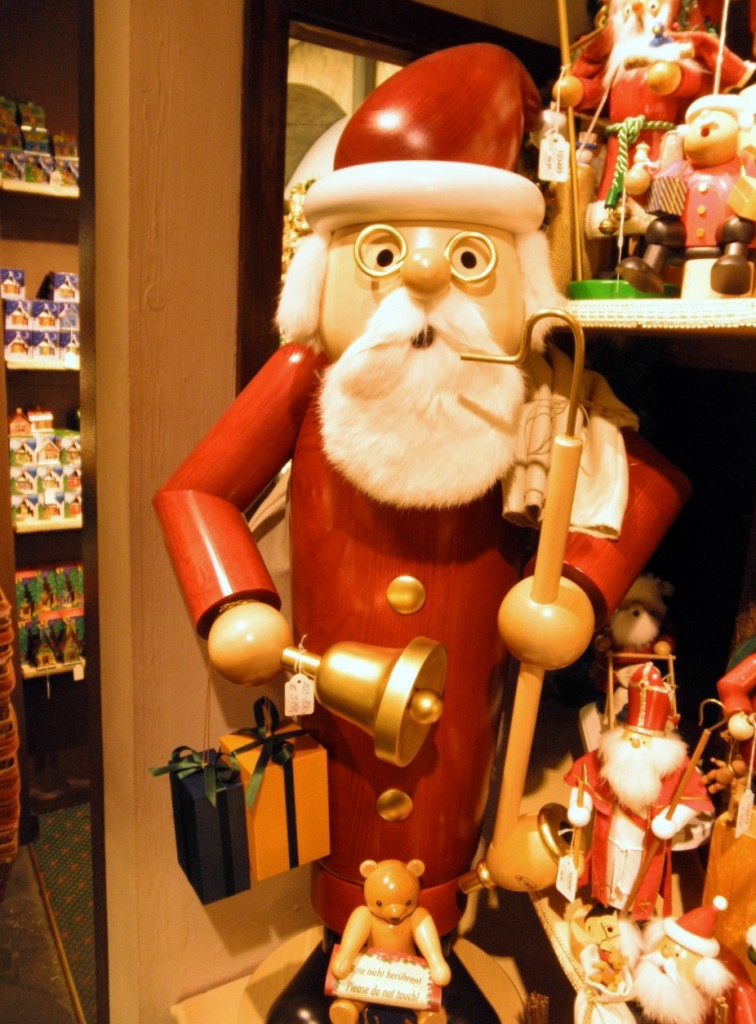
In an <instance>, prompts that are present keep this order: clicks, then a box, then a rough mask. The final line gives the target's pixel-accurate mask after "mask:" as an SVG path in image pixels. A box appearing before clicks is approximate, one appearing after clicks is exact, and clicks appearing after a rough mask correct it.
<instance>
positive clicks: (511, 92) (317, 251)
mask: <svg viewBox="0 0 756 1024" xmlns="http://www.w3.org/2000/svg"><path fill="white" fill-rule="evenodd" d="M542 117H543V109H542V102H541V97H540V95H539V93H538V90H537V89H536V87H535V84H534V82H533V80H532V79H531V77H530V75H529V74H528V72H527V71H526V70H525V68H524V67H523V65H522V64H521V63H520V61H519V60H518V59H517V58H516V57H514V56H513V55H512V54H511V53H509V52H508V51H507V50H504V49H502V48H501V47H499V46H494V45H493V44H490V43H470V44H466V45H463V46H456V47H451V48H450V49H447V50H439V51H437V52H436V53H432V54H429V55H428V56H426V57H421V58H420V59H419V60H417V61H414V62H413V63H412V64H408V65H407V66H406V67H404V68H402V69H401V70H400V71H398V72H397V73H396V74H395V75H393V76H392V77H391V78H389V79H386V81H385V82H383V83H382V84H381V85H379V86H378V88H376V89H375V90H374V91H373V92H372V93H370V94H369V95H368V97H367V98H366V99H365V100H364V101H363V103H362V104H361V105H360V106H359V107H358V109H357V110H356V111H355V112H354V114H353V115H352V116H351V117H350V118H349V119H348V121H347V122H346V124H345V125H344V127H343V130H342V131H341V135H340V137H339V139H338V142H337V144H336V148H335V152H334V159H333V168H334V169H333V171H332V172H330V173H324V174H322V175H321V176H320V177H319V178H318V179H317V180H316V181H315V182H314V183H313V184H312V185H311V186H310V188H309V189H308V191H307V195H306V197H305V204H304V212H305V217H306V220H307V222H308V224H309V225H310V226H311V227H312V228H313V229H314V234H313V235H312V236H310V237H309V238H305V239H303V241H302V243H301V245H300V247H299V250H298V251H297V254H296V256H295V258H294V260H293V261H292V263H291V265H290V267H289V270H288V271H287V275H286V279H285V282H284V286H283V289H282V292H281V300H280V303H279V307H278V318H277V319H278V325H279V327H280V329H281V331H282V333H283V335H284V336H285V337H286V338H287V339H288V340H289V341H298V342H301V343H303V344H309V345H311V346H313V347H315V348H318V347H319V340H318V332H317V328H318V320H319V315H320V295H321V292H322V286H323V281H324V278H325V272H326V264H325V260H326V251H327V247H328V244H329V240H330V236H331V233H332V232H333V231H335V230H337V229H338V228H342V227H347V226H355V225H358V224H370V223H381V222H384V221H400V222H401V221H402V220H405V221H407V220H413V221H418V220H420V221H422V222H423V223H432V222H434V221H438V222H441V223H443V222H451V223H461V224H470V225H471V226H477V227H481V228H483V229H484V230H485V228H486V227H499V228H502V229H503V230H506V231H511V232H512V233H513V234H514V236H515V244H516V248H517V253H518V256H519V260H520V266H521V269H522V278H523V298H524V304H525V312H526V315H527V314H530V313H533V312H535V311H536V310H537V309H541V308H544V307H553V306H561V305H562V304H563V302H564V299H563V296H561V294H560V293H559V291H558V289H557V288H556V286H555V285H554V282H553V279H552V276H551V271H550V265H549V254H548V246H547V242H546V237H545V234H544V232H543V231H541V230H540V228H541V225H542V222H543V217H544V212H545V204H544V200H543V196H542V195H541V191H540V189H539V188H538V187H537V186H536V185H535V184H534V183H533V182H532V181H529V180H528V179H527V178H525V177H523V176H522V175H520V174H518V173H516V172H515V165H516V163H517V158H518V154H519V152H520V149H521V146H522V140H523V136H524V135H525V134H526V133H527V132H530V131H533V130H534V129H535V128H537V127H538V126H539V124H540V122H541V119H542ZM548 327H549V322H548V321H546V320H544V321H541V323H540V324H539V325H538V326H537V327H536V330H535V331H534V336H533V340H534V342H535V343H536V344H537V345H538V344H540V343H541V342H542V340H543V337H544V335H545V333H546V332H547V330H548Z"/></svg>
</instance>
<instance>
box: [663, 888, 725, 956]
mask: <svg viewBox="0 0 756 1024" xmlns="http://www.w3.org/2000/svg"><path fill="white" fill-rule="evenodd" d="M726 909H727V900H726V899H725V898H724V896H715V897H714V901H713V903H711V904H709V906H707V907H696V908H695V909H694V910H689V911H688V912H687V913H686V914H683V915H682V916H681V917H678V918H677V919H676V920H675V918H673V917H667V918H665V919H664V933H665V934H666V935H667V936H668V937H669V938H670V939H672V941H673V942H676V943H677V944H678V946H682V947H683V949H687V950H689V951H690V952H691V953H697V954H698V956H704V957H716V956H719V943H718V942H717V940H716V939H715V938H714V932H715V930H716V927H717V920H718V915H719V912H720V911H721V910H726Z"/></svg>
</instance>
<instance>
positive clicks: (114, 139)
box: [95, 0, 553, 1024]
mask: <svg viewBox="0 0 756 1024" xmlns="http://www.w3.org/2000/svg"><path fill="white" fill-rule="evenodd" d="M437 6H440V7H445V8H447V9H449V10H452V11H455V12H457V13H469V14H470V15H472V16H473V17H476V18H478V19H481V20H485V19H488V18H490V20H492V21H493V20H495V19H498V18H499V16H500V15H501V16H502V24H503V22H504V15H505V14H506V19H505V20H506V21H507V22H512V20H513V19H512V15H513V12H514V11H515V10H516V9H524V8H525V4H524V3H521V4H514V3H508V4H502V3H500V2H498V0H490V3H469V4H461V3H454V2H447V3H439V4H438V5H437ZM533 7H534V5H533V4H530V5H529V8H528V18H529V24H531V25H533V24H535V22H534V21H533V13H534V12H533ZM541 8H542V9H543V10H542V14H543V17H542V21H543V24H544V27H545V28H549V27H553V21H552V18H551V15H550V13H549V12H550V10H551V4H550V3H543V4H541V5H538V9H539V10H540V9H541ZM519 22H520V18H519V17H514V23H512V24H507V25H506V27H509V28H513V29H515V30H517V28H518V24H519ZM241 28H242V3H241V0H223V2H218V0H194V2H192V3H187V2H186V0H161V2H160V3H155V2H154V0H130V2H128V3H125V2H123V0H120V2H119V0H97V2H96V4H95V39H96V58H95V59H96V153H97V156H96V231H97V237H96V253H97V267H96V281H95V286H96V309H97V394H98V401H97V438H96V440H97V451H98V513H99V521H98V531H99V544H100V579H101V586H100V593H101V613H100V617H101V630H102V635H101V648H102V691H103V692H102V704H103V709H104V742H105V789H106V844H107V874H108V914H109V931H110V972H111V1007H112V1012H111V1020H112V1024H164V1022H167V1021H169V1020H170V1016H169V1007H170V1006H171V1004H173V1003H175V1002H176V1001H178V1000H181V999H183V998H185V997H186V996H188V995H190V994H193V993H195V992H199V991H203V990H205V989H207V988H208V987H211V986H213V985H216V984H220V983H221V982H222V981H225V980H228V979H231V978H233V977H238V976H241V975H242V974H244V973H245V972H248V971H249V970H250V969H251V968H252V967H253V966H254V965H255V964H256V963H257V962H259V960H261V959H262V957H263V956H264V955H265V954H266V952H267V951H268V950H269V949H271V948H272V947H273V946H275V945H277V944H278V943H279V942H280V941H281V940H282V939H283V938H285V937H286V936H287V935H289V934H291V933H292V932H294V931H296V930H299V929H300V928H302V927H303V926H304V925H305V924H307V923H310V922H311V921H312V920H313V918H312V912H311V910H310V909H309V904H308V899H307V869H306V868H305V869H300V870H299V871H296V872H293V873H290V874H288V875H285V876H280V877H278V878H275V879H271V880H268V881H266V882H263V883H260V884H257V885H255V887H254V889H253V890H251V891H250V892H248V893H245V894H241V895H239V896H236V897H234V898H232V899H230V900H224V901H221V902H220V903H219V904H216V905H214V906H211V907H207V908H203V907H202V906H201V904H200V903H199V901H198V900H197V899H196V897H195V896H194V894H193V892H192V890H191V889H190V887H189V885H188V884H187V882H186V881H185V880H184V878H183V876H182V874H181V873H180V871H179V869H178V867H177V865H176V861H175V850H174V838H173V831H172V820H171V811H170V799H169V791H168V782H167V780H166V779H165V778H161V779H153V778H152V777H151V776H150V775H149V774H148V770H147V769H148V767H149V766H154V765H158V764H161V763H163V762H164V761H165V760H166V759H167V758H168V756H169V753H170V751H171V749H172V748H173V747H174V746H179V745H181V744H187V745H190V746H194V747H200V746H201V745H202V741H203V712H204V700H205V688H206V678H207V677H206V667H205V660H204V652H203V650H202V648H201V645H200V644H199V642H198V641H197V640H196V638H195V637H194V635H193V631H192V629H191V626H190V624H189V620H188V617H187V615H186V613H185V610H184V607H183V605H182V602H181V598H180V596H179V591H178V588H177V586H176V584H175V581H174V578H173V575H172V572H171V570H170V567H169V565H168V560H167V557H166V555H165V552H164V549H163V545H162V541H161V538H160V535H159V530H158V526H157V521H156V519H155V516H154V514H153V512H152V509H151V505H150V500H151V496H152V494H153V492H154V491H155V489H156V488H157V486H158V485H159V484H160V483H161V482H162V481H163V480H164V479H165V477H166V476H167V475H168V474H169V472H170V471H171V470H172V469H173V468H174V467H175V466H176V465H177V464H178V462H179V461H180V460H181V459H182V457H183V456H184V455H185V454H186V453H187V452H188V451H189V450H190V448H191V446H192V445H193V443H194V442H195V441H196V440H197V439H198V438H199V437H200V436H201V435H202V434H203V433H204V431H205V430H206V429H207V428H208V427H209V426H210V424H211V423H212V422H213V421H214V420H215V419H216V418H217V416H218V415H219V413H220V412H221V411H222V410H223V409H224V408H225V407H226V406H227V405H228V404H229V402H230V401H231V399H232V397H233V386H234V385H233V381H234V367H233V358H234V335H235V307H236V252H237V224H238V167H239V140H238V138H237V134H238V133H237V130H236V125H237V118H238V112H239V104H240V78H241V74H240V68H241ZM249 717H250V696H249V694H248V693H246V692H243V693H239V692H236V691H233V690H232V688H231V687H229V686H228V685H227V684H219V685H218V686H216V685H215V684H214V685H213V689H212V722H211V736H217V735H218V734H219V733H220V732H221V731H222V729H223V727H224V726H225V725H226V724H230V725H233V726H238V725H239V724H241V723H243V722H244V721H246V720H248V719H249Z"/></svg>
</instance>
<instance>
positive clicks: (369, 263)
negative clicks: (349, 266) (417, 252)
mask: <svg viewBox="0 0 756 1024" xmlns="http://www.w3.org/2000/svg"><path fill="white" fill-rule="evenodd" d="M406 255H407V243H406V242H405V240H404V237H403V236H402V234H401V233H400V232H399V231H397V230H396V228H392V227H391V225H389V224H371V225H370V226H369V227H367V228H363V229H362V231H360V233H359V235H358V236H357V239H356V241H355V243H354V259H355V262H356V264H357V266H358V267H359V268H360V270H361V271H362V272H363V274H367V275H368V277H376V278H381V277H388V275H389V274H394V273H396V271H397V270H399V268H400V266H401V265H402V263H403V262H404V258H405V256H406Z"/></svg>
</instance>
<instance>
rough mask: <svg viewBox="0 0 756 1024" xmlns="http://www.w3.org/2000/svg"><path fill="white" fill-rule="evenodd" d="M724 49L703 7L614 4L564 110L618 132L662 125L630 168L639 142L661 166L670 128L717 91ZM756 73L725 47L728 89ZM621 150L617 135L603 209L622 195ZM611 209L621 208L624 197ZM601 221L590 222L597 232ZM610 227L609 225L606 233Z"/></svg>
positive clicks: (564, 96) (638, 138) (565, 89)
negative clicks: (591, 116) (633, 124)
mask: <svg viewBox="0 0 756 1024" xmlns="http://www.w3.org/2000/svg"><path fill="white" fill-rule="evenodd" d="M577 45H578V47H579V45H580V44H579V43H578V44H577ZM718 45H719V44H718V40H717V38H716V37H715V36H713V35H711V34H710V33H709V32H707V31H704V23H703V18H702V16H701V14H700V11H699V10H698V5H697V4H695V3H694V4H683V3H681V0H632V2H630V3H628V2H625V0H611V3H610V4H609V12H608V18H607V22H606V26H605V27H604V28H603V29H602V30H601V31H599V32H598V33H596V34H595V35H592V36H590V37H589V38H588V41H587V42H586V45H585V46H584V48H583V49H582V50H581V51H580V53H579V55H578V57H577V58H576V60H575V62H574V63H573V65H572V67H571V68H570V71H569V74H567V75H565V76H563V77H562V78H561V79H560V81H559V82H558V83H557V86H556V87H555V93H556V94H557V96H558V98H559V101H560V103H561V104H562V105H565V104H566V105H569V106H573V107H574V108H575V109H576V110H577V111H585V112H588V113H593V112H599V113H600V114H601V116H602V117H605V118H607V119H608V121H609V124H610V125H611V126H614V127H615V128H617V127H618V126H620V125H621V124H622V123H623V122H624V121H625V120H626V119H628V118H639V117H643V118H644V119H645V121H646V122H650V123H653V125H654V127H650V128H646V129H644V130H642V131H640V133H639V134H636V135H635V136H634V138H633V140H632V143H631V144H630V145H629V148H628V166H629V165H631V164H632V163H633V160H634V156H635V152H636V148H637V146H638V145H639V144H644V145H645V146H647V151H644V153H645V152H647V158H648V159H649V160H651V161H655V160H657V159H658V157H659V153H660V149H661V142H662V138H663V136H664V133H665V131H667V130H669V128H671V127H673V126H675V125H678V124H681V123H682V122H683V119H684V117H685V112H686V109H687V107H688V104H689V103H691V101H692V100H694V99H696V98H697V97H698V96H701V95H703V94H705V93H707V92H711V91H712V82H713V75H714V72H715V67H716V63H717V56H718ZM753 72H754V65H753V64H752V63H750V62H747V61H744V60H742V59H741V58H740V57H738V56H737V55H736V54H734V53H733V52H731V51H730V50H728V49H727V48H725V49H724V51H723V55H722V61H721V66H720V89H721V91H723V92H726V91H727V90H729V89H736V88H738V89H740V88H743V87H744V86H745V85H746V84H747V83H748V81H749V80H750V78H751V76H752V75H753ZM619 151H620V142H619V137H618V133H617V131H616V130H615V131H614V132H612V133H611V134H610V135H609V138H608V141H607V157H606V164H605V167H604V172H603V176H602V178H601V181H600V183H599V186H598V191H597V197H598V199H599V200H601V203H600V205H601V206H602V207H603V205H604V200H606V198H607V195H608V194H609V192H610V189H612V186H613V185H614V186H615V188H617V187H619V189H620V190H621V185H619V186H618V183H617V182H616V180H615V173H616V171H617V156H618V153H619ZM597 205H599V204H597ZM610 205H612V206H616V197H615V198H614V199H613V200H612V201H611V203H610ZM641 206H642V204H641ZM630 207H631V210H630V213H632V211H633V209H635V211H636V212H637V213H638V214H640V207H637V206H635V207H634V206H633V204H632V203H631V204H630ZM597 216H598V211H597ZM594 220H596V218H591V219H590V223H589V225H588V229H589V234H590V233H591V225H592V224H593V221H594ZM595 226H596V227H598V221H596V225H595ZM599 230H601V229H599ZM610 230H611V228H610V227H608V226H606V225H604V226H603V231H604V233H606V232H608V231H610Z"/></svg>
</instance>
